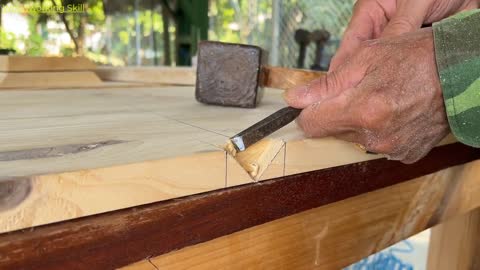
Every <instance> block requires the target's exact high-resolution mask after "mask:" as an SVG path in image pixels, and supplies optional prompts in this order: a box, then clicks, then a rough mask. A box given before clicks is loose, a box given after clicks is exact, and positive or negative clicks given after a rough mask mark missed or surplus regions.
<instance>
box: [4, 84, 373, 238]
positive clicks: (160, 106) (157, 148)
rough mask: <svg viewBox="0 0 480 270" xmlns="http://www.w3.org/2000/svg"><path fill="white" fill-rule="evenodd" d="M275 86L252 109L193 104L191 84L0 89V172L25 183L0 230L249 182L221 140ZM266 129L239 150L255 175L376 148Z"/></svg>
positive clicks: (276, 101)
mask: <svg viewBox="0 0 480 270" xmlns="http://www.w3.org/2000/svg"><path fill="white" fill-rule="evenodd" d="M281 93H282V92H281V91H277V90H269V92H268V93H266V95H265V99H264V102H263V103H262V104H261V105H260V106H259V107H258V108H256V109H254V110H250V109H240V108H222V107H217V106H206V105H203V104H200V103H198V102H196V101H195V99H194V89H193V88H192V87H165V88H154V87H142V88H135V89H125V88H118V89H101V90H87V89H68V90H41V91H9V92H0V181H11V180H15V179H27V180H28V181H29V183H30V187H31V188H30V190H29V193H28V196H27V197H26V198H24V197H20V198H22V199H23V200H22V201H20V202H18V201H16V202H15V203H9V204H8V203H5V205H8V206H9V207H4V208H3V210H2V211H1V212H0V232H7V231H13V230H18V229H22V228H27V227H31V226H38V225H42V224H48V223H52V222H59V221H62V220H68V219H72V218H78V217H83V216H88V215H94V214H98V213H103V212H107V211H113V210H117V209H122V208H126V207H131V206H136V205H141V204H146V203H152V202H157V201H162V200H168V199H172V198H178V197H182V196H186V195H191V194H196V193H201V192H205V191H210V190H216V189H221V188H225V187H231V186H235V185H242V184H247V183H252V182H253V181H254V179H252V178H251V177H250V176H249V175H248V173H247V172H246V171H245V170H244V169H242V167H241V166H240V165H239V164H238V162H237V160H235V159H232V158H231V157H229V156H228V155H227V154H226V153H225V151H224V150H223V145H224V143H225V142H226V140H227V139H228V138H229V137H230V136H232V135H234V134H236V133H238V132H239V131H241V130H242V129H244V128H245V127H248V126H250V125H251V124H253V123H255V122H257V121H258V120H259V119H262V118H264V117H266V116H268V115H269V114H271V113H272V112H274V111H276V110H277V109H278V108H281V107H283V106H284V103H283V101H282V98H281ZM232 119H235V121H232ZM269 139H270V140H271V142H272V143H271V144H267V145H271V146H275V147H266V148H261V149H260V151H258V152H256V153H255V154H254V155H250V156H249V157H248V158H247V160H249V161H251V162H252V163H256V164H257V165H259V166H260V168H259V170H258V174H257V176H256V178H255V180H266V179H271V178H274V177H280V176H284V175H291V174H295V173H301V172H307V171H313V170H318V169H322V168H328V167H333V166H339V165H343V164H349V163H355V162H361V161H365V160H370V159H378V158H381V156H376V155H366V154H364V153H362V152H360V151H358V150H357V149H355V148H354V147H352V145H351V144H350V143H346V142H341V141H338V140H334V139H331V138H325V139H320V140H315V139H306V138H304V137H303V135H302V133H301V131H299V130H298V129H297V128H296V126H295V124H294V123H292V124H291V125H289V126H287V127H285V128H283V129H281V130H279V131H277V132H276V133H274V134H272V135H271V136H270V137H269ZM277 146H278V147H277ZM268 149H270V150H274V151H270V150H268Z"/></svg>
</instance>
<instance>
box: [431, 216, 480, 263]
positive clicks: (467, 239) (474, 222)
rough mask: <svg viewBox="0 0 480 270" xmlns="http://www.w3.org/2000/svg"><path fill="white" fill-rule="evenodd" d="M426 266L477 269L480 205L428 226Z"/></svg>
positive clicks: (478, 259)
mask: <svg viewBox="0 0 480 270" xmlns="http://www.w3.org/2000/svg"><path fill="white" fill-rule="evenodd" d="M429 246H430V247H429V254H428V267H427V268H428V269H430V270H469V269H480V208H477V209H475V210H473V211H471V212H469V213H467V214H465V215H462V216H459V217H457V218H455V219H452V220H450V221H448V222H446V223H443V224H440V225H438V226H435V227H433V228H432V234H431V239H430V244H429Z"/></svg>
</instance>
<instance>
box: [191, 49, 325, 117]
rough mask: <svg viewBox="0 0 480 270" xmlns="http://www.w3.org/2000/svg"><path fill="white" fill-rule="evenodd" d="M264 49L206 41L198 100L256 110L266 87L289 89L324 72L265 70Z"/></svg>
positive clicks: (200, 60)
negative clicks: (262, 91)
mask: <svg viewBox="0 0 480 270" xmlns="http://www.w3.org/2000/svg"><path fill="white" fill-rule="evenodd" d="M266 58H267V55H266V53H265V51H263V50H262V49H261V48H260V47H257V46H251V45H243V44H232V43H222V42H214V41H202V42H200V44H199V50H198V64H197V81H196V88H195V96H196V98H197V100H198V101H200V102H202V103H205V104H213V105H221V106H233V107H242V108H255V106H256V105H257V103H258V102H259V101H260V98H261V96H262V95H261V90H262V87H271V88H278V89H288V88H291V87H293V86H295V85H300V84H305V83H307V82H309V81H311V80H313V79H315V78H318V77H319V76H322V75H324V73H322V72H317V71H310V70H300V69H291V68H281V67H272V66H265V65H263V63H265V60H266Z"/></svg>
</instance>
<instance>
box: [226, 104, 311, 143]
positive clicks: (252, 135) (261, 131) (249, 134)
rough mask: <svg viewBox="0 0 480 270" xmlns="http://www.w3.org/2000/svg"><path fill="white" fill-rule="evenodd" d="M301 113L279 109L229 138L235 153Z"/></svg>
mask: <svg viewBox="0 0 480 270" xmlns="http://www.w3.org/2000/svg"><path fill="white" fill-rule="evenodd" d="M301 112H302V109H297V108H293V107H285V108H283V109H280V110H278V111H276V112H274V113H273V114H271V115H270V116H268V117H267V118H265V119H263V120H261V121H260V122H258V123H256V124H254V125H253V126H251V127H249V128H247V129H245V130H244V131H242V132H240V133H238V134H237V135H235V136H233V137H231V138H230V142H231V143H232V144H233V145H234V147H235V150H236V151H238V152H242V151H245V149H247V148H248V147H249V146H250V145H252V144H254V143H256V142H258V141H260V140H261V139H263V138H265V137H267V136H268V135H270V134H272V133H273V132H275V131H277V130H279V129H280V128H282V127H284V126H286V125H287V124H288V123H290V122H292V121H293V120H294V119H295V118H297V116H298V115H299V114H300V113H301Z"/></svg>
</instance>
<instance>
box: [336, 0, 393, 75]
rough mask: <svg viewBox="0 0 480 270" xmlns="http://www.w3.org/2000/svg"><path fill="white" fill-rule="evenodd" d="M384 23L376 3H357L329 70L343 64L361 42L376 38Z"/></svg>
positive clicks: (384, 20)
mask: <svg viewBox="0 0 480 270" xmlns="http://www.w3.org/2000/svg"><path fill="white" fill-rule="evenodd" d="M386 23H387V18H386V14H385V12H384V9H383V8H382V6H381V5H380V4H379V2H378V1H370V0H364V1H358V2H357V3H356V4H355V8H354V10H353V15H352V19H351V20H350V23H349V24H348V26H347V29H346V30H345V33H344V35H343V38H342V42H341V44H340V47H339V48H338V50H337V53H336V54H335V56H334V57H333V58H332V61H331V63H330V68H329V70H330V71H333V70H335V69H337V68H338V67H339V66H340V65H341V64H343V63H344V62H345V60H346V59H347V58H348V57H349V56H350V55H351V54H352V53H353V52H354V51H355V50H356V49H358V47H359V46H360V44H361V43H362V42H363V41H365V40H369V39H373V38H377V37H378V36H379V35H380V33H381V31H382V30H383V28H384V27H385V25H386Z"/></svg>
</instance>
